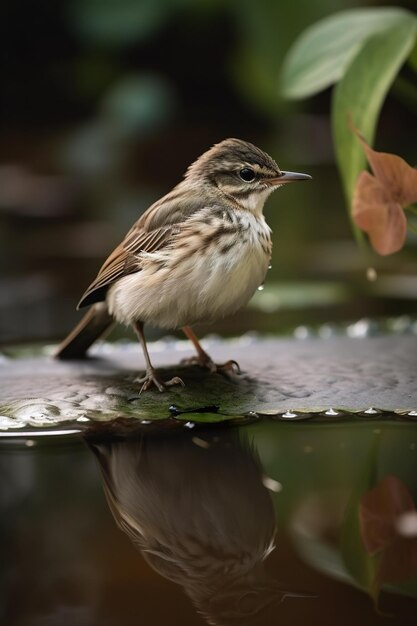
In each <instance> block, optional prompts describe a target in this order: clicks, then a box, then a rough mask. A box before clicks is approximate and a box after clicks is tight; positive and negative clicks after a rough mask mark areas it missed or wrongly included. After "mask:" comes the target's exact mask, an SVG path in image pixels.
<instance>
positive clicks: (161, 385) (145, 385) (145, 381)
mask: <svg viewBox="0 0 417 626" xmlns="http://www.w3.org/2000/svg"><path fill="white" fill-rule="evenodd" d="M135 382H137V383H142V387H141V388H140V391H139V395H140V394H141V393H142V391H147V390H148V389H149V388H150V387H152V385H154V386H155V387H156V388H157V389H158V391H161V392H162V391H165V389H166V388H167V387H172V386H173V385H182V386H183V387H185V384H184V381H183V380H181V378H179V377H178V376H174V378H171V380H166V381H163V380H162V379H161V378H159V376H158V374H157V373H156V370H154V368H153V367H150V368H148V369H147V370H146V374H145V376H143V377H142V378H137V379H136V380H135Z"/></svg>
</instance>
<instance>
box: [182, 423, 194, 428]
mask: <svg viewBox="0 0 417 626" xmlns="http://www.w3.org/2000/svg"><path fill="white" fill-rule="evenodd" d="M184 426H185V428H194V426H195V424H194V422H185V424H184Z"/></svg>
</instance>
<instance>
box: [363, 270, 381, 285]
mask: <svg viewBox="0 0 417 626" xmlns="http://www.w3.org/2000/svg"><path fill="white" fill-rule="evenodd" d="M366 278H367V280H369V282H370V283H374V282H375V281H376V279H377V278H378V274H377V272H376V269H375V268H374V267H368V269H367V270H366Z"/></svg>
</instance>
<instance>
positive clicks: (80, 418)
mask: <svg viewBox="0 0 417 626" xmlns="http://www.w3.org/2000/svg"><path fill="white" fill-rule="evenodd" d="M89 421H90V418H89V417H85V415H80V417H77V422H89Z"/></svg>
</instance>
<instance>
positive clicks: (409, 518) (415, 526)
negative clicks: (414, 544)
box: [395, 511, 417, 538]
mask: <svg viewBox="0 0 417 626" xmlns="http://www.w3.org/2000/svg"><path fill="white" fill-rule="evenodd" d="M395 528H396V530H397V532H398V534H399V535H401V536H402V537H410V538H411V537H417V511H407V512H406V513H402V514H401V515H399V516H398V517H397V519H396V520H395Z"/></svg>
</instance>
